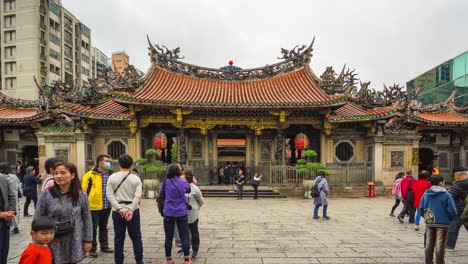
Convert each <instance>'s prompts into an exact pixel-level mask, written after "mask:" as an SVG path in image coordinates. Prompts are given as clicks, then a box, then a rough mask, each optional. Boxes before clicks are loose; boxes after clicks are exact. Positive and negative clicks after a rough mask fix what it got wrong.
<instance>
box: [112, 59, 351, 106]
mask: <svg viewBox="0 0 468 264" xmlns="http://www.w3.org/2000/svg"><path fill="white" fill-rule="evenodd" d="M153 67H154V71H153V73H152V76H151V77H150V78H148V80H147V81H146V82H145V83H144V84H143V85H142V87H141V88H140V90H138V91H137V92H135V93H134V94H133V95H129V94H127V95H124V94H120V95H117V97H116V99H115V100H116V101H118V102H122V103H129V104H143V105H157V106H185V107H187V106H188V107H204V108H206V107H215V108H216V107H217V108H219V107H240V108H242V107H246V108H251V107H255V108H288V107H321V106H322V107H323V106H332V105H341V104H343V102H342V97H339V96H329V95H326V94H325V93H324V92H323V91H322V90H321V89H320V88H319V87H318V85H317V83H316V82H315V81H314V80H313V79H312V77H311V76H310V74H309V73H308V72H307V69H306V68H305V67H301V68H299V69H297V70H295V71H291V72H288V73H285V74H281V75H277V76H274V77H271V78H266V79H256V80H245V81H222V80H212V79H204V78H196V77H191V76H185V75H181V74H176V73H172V72H170V71H167V70H165V69H161V68H159V67H158V66H155V65H153Z"/></svg>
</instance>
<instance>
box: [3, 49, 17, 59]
mask: <svg viewBox="0 0 468 264" xmlns="http://www.w3.org/2000/svg"><path fill="white" fill-rule="evenodd" d="M15 55H16V47H6V48H5V57H6V58H7V59H12V58H14V57H15Z"/></svg>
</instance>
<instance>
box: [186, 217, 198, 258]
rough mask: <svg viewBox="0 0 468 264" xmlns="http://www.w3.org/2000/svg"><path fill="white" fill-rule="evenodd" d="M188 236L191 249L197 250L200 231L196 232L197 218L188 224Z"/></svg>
mask: <svg viewBox="0 0 468 264" xmlns="http://www.w3.org/2000/svg"><path fill="white" fill-rule="evenodd" d="M188 227H189V230H190V236H191V237H192V240H191V243H192V250H198V248H199V247H200V233H199V232H198V219H197V221H195V222H193V223H191V224H188Z"/></svg>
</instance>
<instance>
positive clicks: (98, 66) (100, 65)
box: [92, 48, 111, 78]
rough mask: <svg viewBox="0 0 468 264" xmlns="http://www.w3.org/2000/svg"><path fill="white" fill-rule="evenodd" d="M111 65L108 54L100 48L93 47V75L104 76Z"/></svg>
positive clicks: (94, 76) (95, 76)
mask: <svg viewBox="0 0 468 264" xmlns="http://www.w3.org/2000/svg"><path fill="white" fill-rule="evenodd" d="M110 65H111V63H110V59H109V57H107V55H106V54H104V52H102V51H100V50H99V49H98V48H93V59H92V73H93V74H92V77H93V78H104V77H105V76H106V73H107V71H108V70H109V68H110Z"/></svg>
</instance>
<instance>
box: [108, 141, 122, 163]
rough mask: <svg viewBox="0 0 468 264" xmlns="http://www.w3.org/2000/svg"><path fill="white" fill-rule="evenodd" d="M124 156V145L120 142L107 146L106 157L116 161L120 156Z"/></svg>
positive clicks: (113, 142)
mask: <svg viewBox="0 0 468 264" xmlns="http://www.w3.org/2000/svg"><path fill="white" fill-rule="evenodd" d="M122 154H125V145H124V144H123V143H122V142H121V141H112V142H111V143H110V144H109V145H107V155H109V156H111V157H112V159H114V160H116V159H118V158H119V157H120V155H122Z"/></svg>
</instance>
